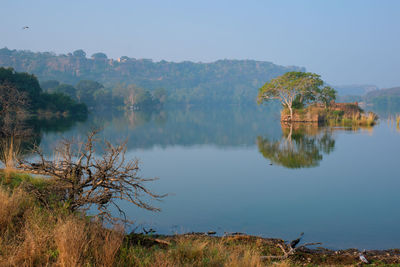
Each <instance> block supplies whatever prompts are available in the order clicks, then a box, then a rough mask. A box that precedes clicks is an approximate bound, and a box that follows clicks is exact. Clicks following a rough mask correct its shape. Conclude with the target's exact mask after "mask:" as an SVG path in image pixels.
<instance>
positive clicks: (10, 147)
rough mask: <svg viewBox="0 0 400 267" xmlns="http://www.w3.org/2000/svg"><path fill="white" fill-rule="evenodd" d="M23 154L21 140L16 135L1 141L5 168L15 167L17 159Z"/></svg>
mask: <svg viewBox="0 0 400 267" xmlns="http://www.w3.org/2000/svg"><path fill="white" fill-rule="evenodd" d="M20 155H21V142H20V141H18V140H16V139H14V137H10V138H5V139H2V140H1V141H0V160H1V162H2V163H3V164H4V169H5V170H13V169H15V166H16V163H17V159H18V157H19V156H20Z"/></svg>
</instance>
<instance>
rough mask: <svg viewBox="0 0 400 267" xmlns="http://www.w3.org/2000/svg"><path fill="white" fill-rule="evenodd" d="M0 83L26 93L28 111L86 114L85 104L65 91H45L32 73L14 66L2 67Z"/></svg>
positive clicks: (0, 69) (0, 68)
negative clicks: (17, 70) (22, 71)
mask: <svg viewBox="0 0 400 267" xmlns="http://www.w3.org/2000/svg"><path fill="white" fill-rule="evenodd" d="M0 85H1V86H9V88H12V89H13V90H16V92H20V93H24V94H25V95H26V98H27V103H26V105H25V106H26V107H24V108H28V111H30V112H33V113H37V112H39V113H40V112H49V113H53V114H54V113H68V114H70V115H84V114H86V113H87V109H86V106H85V105H84V104H79V103H77V102H76V101H74V100H73V99H72V98H71V97H70V96H68V95H67V94H64V93H63V92H56V93H46V92H43V91H42V88H41V87H40V85H39V82H38V80H37V78H36V77H35V76H34V75H32V74H28V73H21V72H16V71H14V69H12V68H2V67H0ZM1 97H2V96H1ZM16 105H17V103H16Z"/></svg>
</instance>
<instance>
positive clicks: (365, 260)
mask: <svg viewBox="0 0 400 267" xmlns="http://www.w3.org/2000/svg"><path fill="white" fill-rule="evenodd" d="M365 252H366V251H365V249H364V250H363V252H361V253H360V260H361V261H362V262H364V263H367V264H368V263H369V261H368V260H367V258H365V255H364V254H365Z"/></svg>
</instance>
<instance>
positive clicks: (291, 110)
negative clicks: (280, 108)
mask: <svg viewBox="0 0 400 267" xmlns="http://www.w3.org/2000/svg"><path fill="white" fill-rule="evenodd" d="M288 108H289V111H290V122H292V121H293V109H292V107H291V106H288Z"/></svg>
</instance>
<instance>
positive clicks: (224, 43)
mask: <svg viewBox="0 0 400 267" xmlns="http://www.w3.org/2000/svg"><path fill="white" fill-rule="evenodd" d="M0 6H1V7H0V47H5V46H6V47H8V48H10V49H28V50H32V51H42V52H43V51H52V52H56V53H68V52H72V51H74V50H76V49H83V50H85V51H86V52H87V54H88V56H90V55H91V54H93V53H95V52H104V53H106V54H107V55H108V56H109V57H113V58H117V57H119V56H122V55H126V56H129V57H135V58H152V59H154V60H157V61H158V60H161V59H165V60H168V61H184V60H191V61H202V62H210V61H214V60H217V59H225V58H227V59H255V60H266V61H272V62H274V63H276V64H281V65H298V66H304V67H306V68H307V70H308V71H312V72H316V73H319V74H321V75H322V78H323V79H324V80H325V81H327V82H329V83H331V84H335V85H340V84H357V83H358V84H360V83H361V84H376V85H378V86H380V87H390V86H399V85H400V52H399V51H400V1H399V0H330V1H328V0H292V1H289V0H275V1H267V0H260V1H250V0H247V1H244V0H243V1H234V0H226V1H222V0H221V1H218V0H212V1H211V0H201V1H190V0H181V1H172V0H171V1H168V0H160V1H155V0H147V1H145V0H142V1H134V0H130V1H118V0H114V1H111V0H80V1H77V0H69V1H66V0H65V1H61V0H60V1H57V0H47V1H42V0H35V1H32V0H2V1H1V5H0ZM25 25H28V26H29V27H30V29H29V30H22V26H25Z"/></svg>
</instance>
